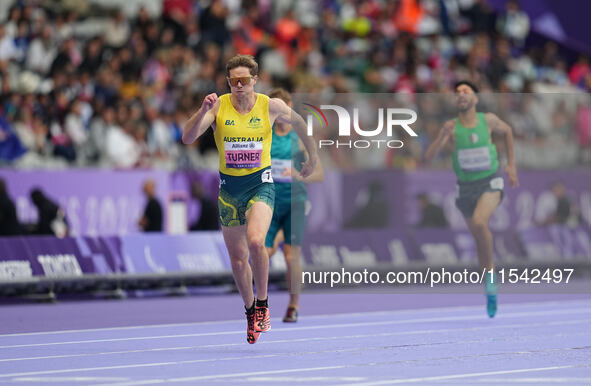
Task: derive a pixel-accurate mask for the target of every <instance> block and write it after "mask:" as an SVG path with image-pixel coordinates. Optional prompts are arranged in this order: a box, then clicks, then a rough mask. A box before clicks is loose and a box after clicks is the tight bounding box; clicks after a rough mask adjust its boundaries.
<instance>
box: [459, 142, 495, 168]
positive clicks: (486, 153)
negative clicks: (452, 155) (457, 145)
mask: <svg viewBox="0 0 591 386" xmlns="http://www.w3.org/2000/svg"><path fill="white" fill-rule="evenodd" d="M458 162H459V164H460V168H461V169H462V170H463V171H466V172H478V171H483V170H489V169H490V164H491V162H490V150H489V148H488V146H485V147H477V148H474V149H461V150H460V151H458Z"/></svg>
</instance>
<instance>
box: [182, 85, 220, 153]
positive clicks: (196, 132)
mask: <svg viewBox="0 0 591 386" xmlns="http://www.w3.org/2000/svg"><path fill="white" fill-rule="evenodd" d="M219 107H220V102H219V100H218V96H217V95H216V94H215V93H213V94H209V95H208V96H206V97H205V99H203V103H202V104H201V108H200V109H199V110H197V112H195V114H193V115H192V116H191V118H189V119H188V120H187V122H185V125H184V126H183V138H182V140H183V143H184V144H185V145H188V144H191V143H193V142H195V140H196V139H197V138H199V137H200V136H201V135H202V134H203V133H205V131H206V130H207V129H208V128H209V126H211V125H212V124H213V122H214V121H215V117H216V114H217V111H218V109H219Z"/></svg>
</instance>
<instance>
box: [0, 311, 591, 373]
mask: <svg viewBox="0 0 591 386" xmlns="http://www.w3.org/2000/svg"><path fill="white" fill-rule="evenodd" d="M589 323H591V319H575V320H569V321H561V322H544V323H520V324H504V325H498V326H497V325H493V326H483V327H460V328H441V329H429V330H412V331H396V332H384V333H377V334H358V335H345V336H343V335H338V336H324V337H308V338H300V339H281V340H265V341H262V342H259V343H258V344H259V345H261V344H263V345H265V344H277V343H299V342H312V341H329V340H343V339H344V340H351V339H363V338H376V337H389V336H405V335H422V334H425V335H426V334H441V333H450V332H452V333H453V332H460V331H461V332H466V331H470V332H475V331H480V330H487V331H488V330H495V329H507V328H522V327H527V328H528V329H531V328H535V327H546V326H567V325H576V324H589ZM274 331H277V330H274ZM584 335H591V331H589V332H581V333H576V334H565V333H560V334H555V335H553V336H569V337H572V336H584ZM537 336H538V335H529V336H520V339H521V338H525V337H537ZM486 340H487V339H484V340H478V341H454V342H449V343H455V344H462V343H475V342H481V341H486ZM445 343H448V342H443V343H441V342H435V343H431V344H421V346H426V345H439V344H445ZM236 346H244V343H243V342H241V343H224V344H210V345H199V346H179V347H159V348H151V349H138V350H124V351H108V352H99V353H82V354H67V355H47V356H39V357H20V358H5V359H0V363H2V362H16V361H28V360H47V359H65V358H79V357H91V356H102V355H117V354H138V353H147V352H159V351H182V350H196V349H201V350H202V349H208V348H223V347H236Z"/></svg>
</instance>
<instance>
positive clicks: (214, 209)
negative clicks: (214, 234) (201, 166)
mask: <svg viewBox="0 0 591 386" xmlns="http://www.w3.org/2000/svg"><path fill="white" fill-rule="evenodd" d="M191 197H193V198H194V199H195V200H197V201H198V202H199V204H200V207H201V210H200V213H199V218H198V219H197V220H196V221H195V223H194V224H193V225H191V230H192V231H216V230H219V229H220V222H219V218H220V216H219V213H218V206H217V203H215V202H214V201H213V200H212V199H210V198H209V197H207V195H206V194H205V191H204V190H203V186H202V185H201V184H200V183H199V182H198V181H195V182H193V184H192V185H191Z"/></svg>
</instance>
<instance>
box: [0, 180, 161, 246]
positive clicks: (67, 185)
mask: <svg viewBox="0 0 591 386" xmlns="http://www.w3.org/2000/svg"><path fill="white" fill-rule="evenodd" d="M0 177H2V178H4V179H5V180H6V184H7V188H8V192H9V194H10V195H11V196H12V198H13V199H14V201H15V203H16V207H17V213H18V217H19V220H20V222H22V223H32V222H35V221H36V219H37V209H36V208H35V206H34V205H33V204H32V202H31V200H30V198H29V195H30V192H31V189H33V188H35V187H39V188H41V189H42V190H43V191H44V192H45V193H46V195H47V196H48V197H49V198H50V199H52V200H54V201H56V202H58V203H59V204H60V205H61V206H62V207H63V208H64V209H65V211H66V216H67V220H68V223H69V226H70V230H71V235H72V236H79V235H84V236H103V235H125V234H129V233H136V232H138V228H137V221H138V220H139V218H140V216H141V213H142V211H143V209H144V205H145V202H146V199H145V196H144V195H143V193H142V186H143V183H144V182H145V181H146V180H147V179H152V180H154V181H155V182H156V189H157V196H158V198H159V199H160V200H161V203H163V204H164V202H165V200H166V198H167V196H168V192H169V184H170V179H169V174H168V173H167V172H164V171H143V170H142V171H106V170H105V171H103V170H68V171H21V170H19V171H16V170H0Z"/></svg>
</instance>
